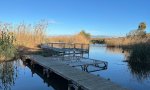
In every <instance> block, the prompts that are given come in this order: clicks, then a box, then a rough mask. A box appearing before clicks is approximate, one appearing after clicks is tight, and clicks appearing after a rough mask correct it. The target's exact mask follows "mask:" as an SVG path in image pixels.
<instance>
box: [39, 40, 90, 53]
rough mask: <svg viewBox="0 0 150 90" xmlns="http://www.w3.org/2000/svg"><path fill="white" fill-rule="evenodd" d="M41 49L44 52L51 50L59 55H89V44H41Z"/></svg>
mask: <svg viewBox="0 0 150 90" xmlns="http://www.w3.org/2000/svg"><path fill="white" fill-rule="evenodd" d="M41 48H42V49H44V50H52V51H55V52H58V53H59V54H60V55H69V54H85V53H89V44H80V43H62V42H55V43H47V44H42V45H41Z"/></svg>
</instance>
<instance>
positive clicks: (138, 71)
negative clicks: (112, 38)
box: [106, 47, 150, 82]
mask: <svg viewBox="0 0 150 90" xmlns="http://www.w3.org/2000/svg"><path fill="white" fill-rule="evenodd" d="M106 50H107V51H108V52H111V53H123V54H124V56H125V60H126V62H127V64H128V68H129V70H130V72H131V74H132V75H133V77H135V78H136V79H137V80H138V81H140V82H141V81H143V80H146V79H149V78H150V63H147V62H143V61H147V60H145V59H149V58H142V57H143V55H141V54H142V53H140V52H138V54H137V52H134V51H132V52H131V51H128V50H123V49H122V48H114V47H107V49H106ZM133 55H134V56H133Z"/></svg>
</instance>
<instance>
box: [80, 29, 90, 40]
mask: <svg viewBox="0 0 150 90" xmlns="http://www.w3.org/2000/svg"><path fill="white" fill-rule="evenodd" d="M79 35H81V36H84V37H86V38H88V39H90V38H91V35H90V33H86V32H85V31H84V30H82V31H81V32H80V33H79Z"/></svg>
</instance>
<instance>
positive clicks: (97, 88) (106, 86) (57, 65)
mask: <svg viewBox="0 0 150 90" xmlns="http://www.w3.org/2000/svg"><path fill="white" fill-rule="evenodd" d="M26 57H27V58H26V59H31V60H32V61H34V62H35V63H37V64H39V65H42V66H43V67H45V68H47V69H50V70H51V71H53V72H54V73H56V74H58V75H60V76H61V77H63V78H65V79H67V80H69V81H71V82H72V83H73V84H75V85H77V86H80V87H82V88H84V89H87V90H126V89H124V88H122V87H120V86H118V85H116V84H114V83H112V82H111V81H108V80H106V79H103V78H101V77H98V76H95V75H92V74H89V73H87V72H83V71H81V70H79V69H76V68H73V67H71V66H68V65H66V64H64V63H63V62H60V61H59V60H53V59H52V58H46V57H42V56H39V55H28V56H26Z"/></svg>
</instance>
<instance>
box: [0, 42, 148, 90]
mask: <svg viewBox="0 0 150 90" xmlns="http://www.w3.org/2000/svg"><path fill="white" fill-rule="evenodd" d="M127 56H128V52H123V51H122V50H121V49H119V48H106V47H105V46H101V45H91V47H90V54H89V58H93V59H98V60H104V61H107V62H108V68H107V69H106V70H101V71H96V72H91V74H94V75H97V76H100V77H103V78H105V79H108V80H111V81H112V82H114V83H116V84H118V85H121V86H122V87H125V88H128V89H131V90H149V89H150V69H149V68H146V67H145V66H142V67H136V66H137V65H132V64H129V63H128V62H124V61H125V60H126V57H127ZM146 65H147V64H146ZM0 90H67V81H66V80H64V79H63V78H61V77H59V76H57V75H55V74H51V76H50V78H47V77H46V76H44V75H43V72H42V70H40V69H36V70H33V69H32V68H31V67H30V66H28V65H26V64H25V63H23V62H22V61H21V60H15V61H10V62H3V63H0Z"/></svg>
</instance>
